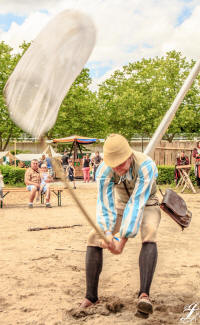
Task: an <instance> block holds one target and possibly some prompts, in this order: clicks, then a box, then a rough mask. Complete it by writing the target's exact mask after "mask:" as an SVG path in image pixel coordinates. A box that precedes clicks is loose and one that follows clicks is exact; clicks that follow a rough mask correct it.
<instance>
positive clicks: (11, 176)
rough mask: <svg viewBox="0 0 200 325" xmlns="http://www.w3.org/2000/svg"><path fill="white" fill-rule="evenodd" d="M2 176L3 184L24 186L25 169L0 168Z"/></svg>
mask: <svg viewBox="0 0 200 325" xmlns="http://www.w3.org/2000/svg"><path fill="white" fill-rule="evenodd" d="M0 170H1V173H2V175H3V181H4V184H9V185H20V184H21V185H22V184H23V185H24V174H25V171H26V169H25V168H18V167H16V168H14V167H11V166H0Z"/></svg>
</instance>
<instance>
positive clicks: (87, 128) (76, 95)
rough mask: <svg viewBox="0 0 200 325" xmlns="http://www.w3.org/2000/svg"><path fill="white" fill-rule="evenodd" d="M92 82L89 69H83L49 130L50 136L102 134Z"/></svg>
mask: <svg viewBox="0 0 200 325" xmlns="http://www.w3.org/2000/svg"><path fill="white" fill-rule="evenodd" d="M90 84H91V78H90V76H89V70H88V69H83V70H82V72H81V73H80V75H79V76H78V77H77V79H76V80H75V82H74V83H73V84H72V86H71V88H70V90H69V91H68V93H67V95H66V97H65V98H64V100H63V102H62V105H61V107H60V110H59V114H58V118H57V121H56V124H55V126H54V127H53V128H52V129H51V130H50V131H49V132H48V137H49V138H58V137H67V136H70V135H80V136H88V137H100V136H101V135H102V129H103V124H102V120H101V115H100V111H99V104H98V99H97V96H96V93H94V92H92V91H91V90H90V89H89V86H90Z"/></svg>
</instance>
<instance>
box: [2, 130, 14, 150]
mask: <svg viewBox="0 0 200 325" xmlns="http://www.w3.org/2000/svg"><path fill="white" fill-rule="evenodd" d="M11 136H12V132H10V133H9V135H8V137H7V140H6V142H5V144H4V146H3V144H2V147H3V148H2V151H5V150H6V148H7V146H8V144H9V141H10V138H11Z"/></svg>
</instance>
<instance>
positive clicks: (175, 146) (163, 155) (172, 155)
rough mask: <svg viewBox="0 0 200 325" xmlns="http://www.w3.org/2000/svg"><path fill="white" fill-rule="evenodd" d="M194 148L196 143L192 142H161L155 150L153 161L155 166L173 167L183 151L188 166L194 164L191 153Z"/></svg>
mask: <svg viewBox="0 0 200 325" xmlns="http://www.w3.org/2000/svg"><path fill="white" fill-rule="evenodd" d="M195 147H196V142H194V141H174V142H173V143H169V142H167V141H161V143H160V145H159V146H158V147H157V148H156V150H155V153H154V160H155V162H156V164H157V165H175V163H176V158H177V156H178V155H179V154H180V153H181V151H184V152H185V155H186V156H188V158H189V161H190V164H194V158H193V157H192V152H193V150H194V148H195Z"/></svg>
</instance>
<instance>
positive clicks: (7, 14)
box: [0, 0, 200, 85]
mask: <svg viewBox="0 0 200 325" xmlns="http://www.w3.org/2000/svg"><path fill="white" fill-rule="evenodd" d="M169 4H173V5H171V6H170V5H169ZM68 8H74V9H79V10H81V11H84V12H86V13H88V14H89V15H90V16H91V18H92V19H93V21H94V23H95V25H96V29H97V42H96V45H95V48H94V50H93V53H92V55H91V56H90V58H89V60H88V63H87V67H88V68H89V69H90V71H91V76H92V78H93V83H94V85H97V84H98V83H101V82H102V81H104V80H105V79H106V78H107V77H109V76H110V74H112V73H113V72H114V71H115V70H116V69H120V68H121V67H122V66H123V65H125V64H127V63H129V62H133V61H136V60H140V59H141V58H143V57H146V58H148V57H155V56H161V55H164V54H165V53H166V52H167V51H169V50H172V49H175V50H178V51H181V52H182V53H183V55H184V56H187V57H188V58H194V59H197V58H198V57H199V46H198V44H199V35H198V34H199V30H200V19H199V17H200V0H146V1H144V0H126V1H124V0H106V1H105V0H76V1H75V0H40V1H36V0H35V1H27V0H20V1H16V0H1V7H0V41H2V40H3V41H5V42H6V43H8V44H9V45H11V46H12V47H13V48H14V50H15V51H18V46H19V45H20V44H21V43H22V42H23V41H24V40H25V41H31V40H33V39H34V38H35V37H36V36H37V34H38V33H39V32H40V30H41V29H42V28H43V27H44V26H45V24H46V23H47V22H48V21H49V20H50V19H51V18H52V17H53V16H54V15H56V14H57V13H58V12H60V11H62V10H64V9H68Z"/></svg>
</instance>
